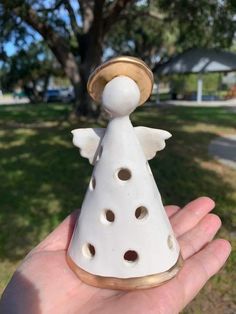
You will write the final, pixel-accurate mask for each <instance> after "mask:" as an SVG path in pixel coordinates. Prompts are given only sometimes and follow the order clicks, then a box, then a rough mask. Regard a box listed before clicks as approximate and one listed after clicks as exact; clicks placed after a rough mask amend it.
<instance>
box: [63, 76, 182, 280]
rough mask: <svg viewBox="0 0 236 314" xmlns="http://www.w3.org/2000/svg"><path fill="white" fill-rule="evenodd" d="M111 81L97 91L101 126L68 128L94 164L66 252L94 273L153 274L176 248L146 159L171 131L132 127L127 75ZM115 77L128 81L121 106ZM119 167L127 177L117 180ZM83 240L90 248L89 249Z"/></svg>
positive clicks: (133, 88)
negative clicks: (103, 116)
mask: <svg viewBox="0 0 236 314" xmlns="http://www.w3.org/2000/svg"><path fill="white" fill-rule="evenodd" d="M118 78H119V77H118ZM127 79H128V80H127ZM113 80H116V81H115V83H114V84H112V81H113ZM113 80H112V81H111V82H110V83H111V84H110V85H109V86H108V89H106V87H107V86H106V87H105V92H104V95H103V96H104V97H103V103H105V107H106V108H108V107H109V112H110V113H111V115H112V117H111V119H110V122H109V124H108V126H107V128H106V129H99V128H98V129H77V130H74V131H72V133H73V143H74V144H75V145H76V146H78V147H79V148H80V151H81V155H82V156H83V157H86V158H88V159H89V160H90V163H92V164H95V166H94V170H93V173H92V176H91V182H90V184H89V187H88V190H87V193H86V196H85V199H84V201H83V204H82V208H81V214H80V216H79V219H78V222H77V224H76V227H75V230H74V233H73V236H72V240H71V243H70V246H69V250H68V254H69V255H70V257H71V258H72V260H73V261H74V263H75V264H76V265H78V266H79V267H80V268H82V269H84V270H85V271H87V272H89V273H91V274H95V275H100V276H105V277H116V278H132V277H142V276H147V275H151V274H158V273H161V272H164V271H167V270H168V269H170V268H171V267H172V266H173V265H174V264H175V263H176V261H177V259H178V257H179V253H180V249H179V245H178V243H177V241H176V239H175V236H174V233H173V230H172V228H171V225H170V223H169V220H168V217H167V215H166V212H165V210H164V207H163V204H162V200H161V196H160V193H159V191H158V188H157V185H156V183H155V180H154V177H153V175H152V172H151V169H150V167H149V164H148V161H147V160H149V159H151V158H153V157H154V156H155V154H156V152H157V151H159V150H161V149H163V148H164V147H165V139H167V138H169V137H170V136H171V135H170V133H169V132H167V131H164V130H155V129H151V128H146V127H137V128H133V126H132V124H131V122H130V119H129V116H128V114H129V113H130V110H131V109H130V108H131V107H132V110H133V107H136V106H137V105H138V101H139V97H137V96H138V91H137V89H136V87H137V85H136V86H135V84H136V83H135V82H134V81H132V80H131V79H130V78H127V77H120V78H119V80H117V78H115V79H113ZM117 81H120V84H121V83H122V84H125V85H126V86H128V89H127V92H126V94H125V99H126V106H125V107H127V111H126V110H125V109H124V108H123V107H122V110H121V111H119V105H120V106H124V103H125V102H124V97H123V96H124V95H122V90H121V89H119V82H117ZM129 81H132V82H131V83H130V86H131V87H130V89H129ZM108 84H109V83H108ZM108 84H107V85H108ZM117 84H118V85H117ZM117 86H118V87H117ZM117 90H119V93H120V98H119V99H120V102H119V100H118V101H117V97H119V93H118V91H117ZM129 90H130V94H129ZM112 95H115V100H112ZM109 97H110V105H108V104H109ZM129 97H130V99H132V101H131V102H132V103H130V102H129V101H128V100H127V98H129ZM122 98H123V101H122ZM134 98H135V105H134V102H133V99H134ZM114 102H115V105H114V108H115V109H114V110H113V109H111V108H112V106H111V104H112V103H114ZM120 169H127V171H129V173H130V175H131V177H130V179H128V180H121V179H120V178H119V176H118V172H119V170H120ZM140 206H144V207H145V208H146V209H147V212H146V215H144V217H143V218H142V217H141V216H142V215H141V216H140V217H139V218H137V217H136V215H135V211H136V209H137V208H138V207H140ZM106 210H110V211H112V212H113V214H114V217H113V218H114V221H108V220H107V219H106V215H105V212H106ZM88 244H91V245H92V246H93V247H94V250H95V252H94V251H93V252H92V254H89V252H88V247H87V245H88ZM129 250H131V251H135V252H136V253H137V259H135V260H134V261H127V260H126V259H125V258H124V255H125V253H126V252H127V251H129Z"/></svg>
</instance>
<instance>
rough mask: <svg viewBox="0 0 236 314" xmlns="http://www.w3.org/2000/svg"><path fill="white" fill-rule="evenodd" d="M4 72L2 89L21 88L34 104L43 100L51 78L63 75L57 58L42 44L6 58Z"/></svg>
mask: <svg viewBox="0 0 236 314" xmlns="http://www.w3.org/2000/svg"><path fill="white" fill-rule="evenodd" d="M2 72H3V73H2V75H1V76H2V87H3V88H4V89H5V90H8V91H9V90H14V89H15V88H16V87H21V88H22V89H23V91H24V92H25V94H26V95H27V96H28V97H29V99H30V101H31V102H32V103H37V102H40V101H42V100H43V95H44V93H45V91H46V89H47V86H48V82H49V78H50V76H52V75H53V76H58V75H61V74H62V71H61V68H60V66H59V64H58V62H57V61H56V60H55V57H54V56H53V55H52V53H51V51H50V50H48V48H47V47H46V46H45V45H44V44H43V43H42V42H36V43H31V44H30V45H29V47H27V49H23V48H22V49H20V50H19V51H18V52H17V53H16V54H15V55H13V56H12V57H8V58H5V62H4V65H3V67H2ZM40 85H41V86H40ZM39 87H41V88H40V89H41V90H39Z"/></svg>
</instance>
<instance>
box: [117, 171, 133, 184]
mask: <svg viewBox="0 0 236 314" xmlns="http://www.w3.org/2000/svg"><path fill="white" fill-rule="evenodd" d="M117 175H118V178H119V179H120V180H122V181H127V180H129V179H130V178H131V171H130V170H129V169H127V168H121V169H120V170H119V171H118V174H117Z"/></svg>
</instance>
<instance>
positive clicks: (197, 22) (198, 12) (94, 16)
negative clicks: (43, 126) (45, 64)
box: [0, 0, 235, 115]
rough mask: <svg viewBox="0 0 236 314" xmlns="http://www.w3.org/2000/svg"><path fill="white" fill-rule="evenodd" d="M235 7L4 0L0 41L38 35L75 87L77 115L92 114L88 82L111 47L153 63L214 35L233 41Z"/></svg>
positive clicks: (181, 1) (161, 0)
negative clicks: (176, 48)
mask: <svg viewBox="0 0 236 314" xmlns="http://www.w3.org/2000/svg"><path fill="white" fill-rule="evenodd" d="M205 8H206V10H205ZM234 10H235V8H234V5H233V0H225V1H218V0H212V1H207V0H200V1H197V2H194V1H187V0H176V1H169V0H167V1H165V0H155V1H151V0H149V1H148V0H146V1H145V0H136V1H135V0H52V1H51V2H50V4H49V2H48V1H46V0H41V1H38V0H15V1H8V0H0V39H2V41H7V40H10V39H11V40H12V38H14V40H15V42H16V43H17V44H19V45H23V44H24V41H27V40H29V39H28V38H29V37H30V38H31V39H32V40H33V38H35V37H37V36H35V33H37V34H39V35H40V36H41V38H42V39H43V40H44V42H45V43H46V44H47V45H48V47H49V48H50V49H51V51H52V52H53V54H54V55H55V57H56V58H57V60H58V62H59V63H60V65H61V66H62V68H63V70H64V72H65V74H66V75H67V77H68V78H69V79H70V81H71V83H72V84H73V86H74V89H75V95H76V98H77V102H78V103H77V106H76V111H77V113H79V114H82V115H88V114H90V113H91V112H92V111H93V108H92V106H91V103H90V100H89V97H88V95H87V92H86V83H87V80H88V77H89V74H90V72H91V71H92V69H94V68H95V67H96V66H97V65H98V64H99V63H100V62H101V59H102V57H103V56H104V52H105V55H106V54H107V51H108V50H107V47H111V48H114V49H113V50H112V52H115V53H119V54H120V53H123V52H126V53H129V54H134V55H138V56H139V57H143V58H144V59H145V60H148V62H149V63H152V62H156V61H157V60H158V59H159V58H160V57H161V56H162V55H165V54H168V53H169V52H170V51H171V50H173V47H174V46H175V44H177V45H178V47H180V49H181V47H184V46H188V45H189V44H190V43H191V42H193V44H194V45H196V44H198V43H202V42H203V43H209V40H208V39H209V37H211V36H212V34H214V38H215V41H214V42H217V43H219V44H221V43H223V44H224V45H229V44H230V42H231V41H232V38H233V34H234V24H233V15H234V13H235V12H234ZM222 20H223V21H224V23H221V22H222ZM215 30H217V32H216V31H215ZM26 34H27V36H26ZM188 34H189V36H191V40H190V37H189V36H188ZM216 35H217V36H216ZM202 38H206V40H202ZM166 42H167V45H166ZM211 43H212V41H211ZM209 44H210V43H209Z"/></svg>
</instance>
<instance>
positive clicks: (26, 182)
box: [0, 104, 236, 314]
mask: <svg viewBox="0 0 236 314" xmlns="http://www.w3.org/2000/svg"><path fill="white" fill-rule="evenodd" d="M69 109H70V108H69V107H68V106H67V105H62V104H49V105H46V104H42V105H38V106H33V105H30V104H28V105H14V106H10V105H8V106H0V178H1V184H0V292H1V291H2V290H3V289H4V287H5V285H6V283H7V282H8V280H9V279H10V277H11V274H12V272H13V271H14V269H15V268H16V266H17V264H18V263H19V261H20V260H21V259H22V258H23V257H24V256H25V254H26V253H27V252H28V251H29V250H30V249H31V248H32V247H33V246H34V245H35V244H36V243H38V242H39V241H40V240H41V239H43V238H44V237H45V236H46V235H47V234H48V233H49V232H50V231H51V230H52V229H53V228H54V227H55V226H56V225H57V224H58V223H59V222H60V221H61V220H62V219H63V218H64V217H65V216H66V215H68V214H69V213H70V212H71V211H73V210H74V209H75V208H78V207H80V206H81V202H82V199H83V196H84V193H85V191H86V188H87V184H88V182H89V178H90V174H91V172H92V167H91V166H90V165H89V164H88V161H87V160H85V159H83V158H81V157H80V155H79V152H78V150H77V149H76V148H75V147H73V146H72V143H71V138H72V136H71V133H70V130H71V129H73V128H77V127H89V126H90V127H91V126H95V124H94V123H87V122H86V123H85V122H78V123H73V124H72V123H69V122H67V120H65V118H66V117H67V115H68V112H69ZM132 121H133V123H134V125H145V126H149V127H155V128H163V129H166V130H168V131H170V132H171V133H172V134H173V137H172V138H171V139H170V140H168V142H167V147H166V149H165V150H164V151H162V152H160V153H159V154H158V157H157V158H155V159H154V160H152V161H151V162H150V165H151V167H152V170H153V173H154V176H155V178H156V182H157V184H158V187H159V189H160V192H161V194H162V196H163V201H164V203H165V204H178V205H181V206H182V205H184V204H185V203H186V202H189V201H190V200H192V199H194V198H196V197H198V196H200V195H208V196H210V197H212V198H213V199H214V200H215V201H216V204H217V206H216V209H215V213H217V214H219V215H220V217H221V219H222V221H223V227H222V230H221V231H220V235H219V236H221V237H226V238H227V239H229V240H230V241H231V243H232V244H233V245H234V247H235V242H236V241H235V236H236V233H235V225H236V215H235V211H236V170H233V169H230V168H228V167H226V166H223V165H221V164H219V163H218V162H217V161H215V160H214V159H213V158H212V157H210V156H208V153H207V147H208V144H209V142H210V141H211V140H212V139H214V138H215V137H217V136H219V135H222V134H233V133H234V134H235V133H236V114H235V113H233V112H230V111H227V110H226V109H223V108H202V107H199V108H184V107H172V108H161V109H157V108H147V107H146V108H145V107H143V108H141V109H140V110H138V111H137V112H136V113H135V114H133V116H132ZM235 261H236V255H235V252H234V253H232V254H231V258H230V260H229V262H228V263H227V265H226V267H225V268H224V269H223V270H222V271H221V273H220V274H219V275H217V276H215V277H214V278H213V279H211V281H210V282H209V283H208V284H207V285H206V287H205V288H204V290H203V291H202V292H201V294H200V295H199V296H198V297H197V298H196V299H195V300H194V302H192V304H191V305H190V306H189V308H188V309H186V310H185V312H184V313H196V314H197V313H203V312H204V313H212V312H214V313H215V314H217V313H224V314H225V313H227V314H229V313H235V312H236V304H235V303H234V301H233V300H235V299H236V295H235V292H236V291H235V285H234V284H235V280H236V278H235V275H234V269H235V266H233V264H234V263H235Z"/></svg>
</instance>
